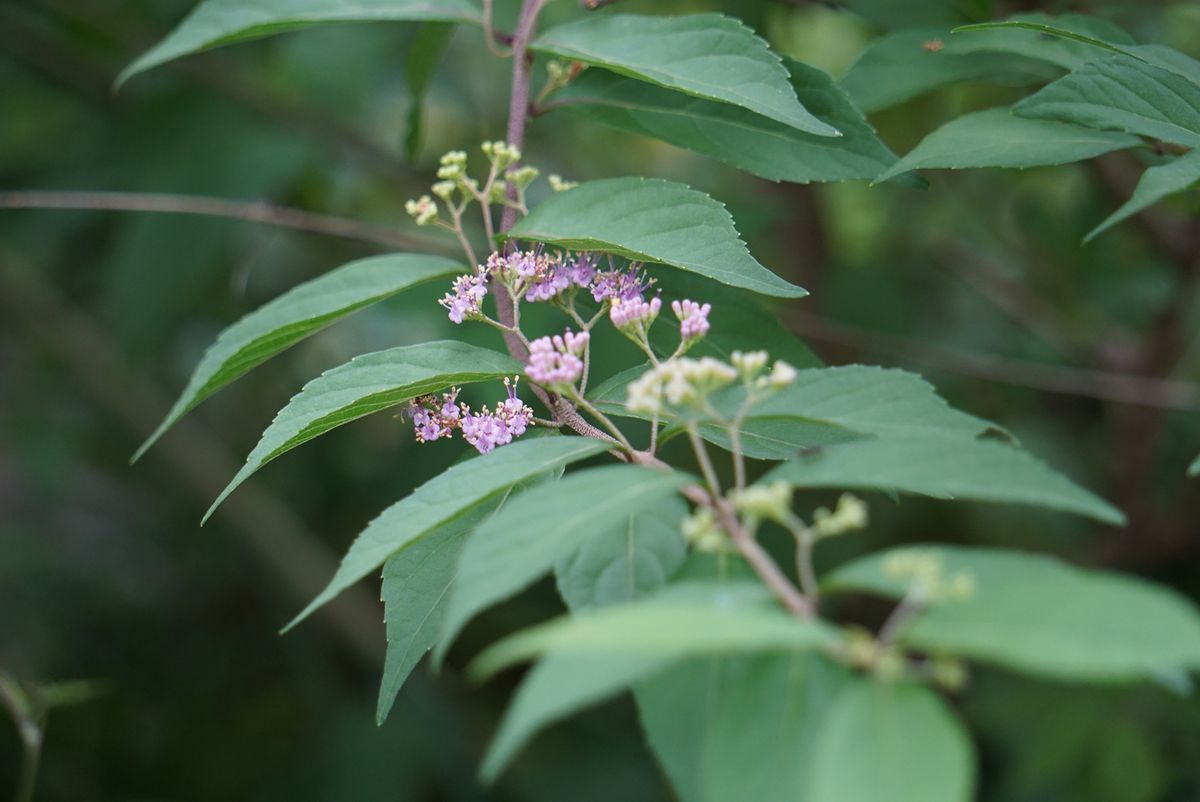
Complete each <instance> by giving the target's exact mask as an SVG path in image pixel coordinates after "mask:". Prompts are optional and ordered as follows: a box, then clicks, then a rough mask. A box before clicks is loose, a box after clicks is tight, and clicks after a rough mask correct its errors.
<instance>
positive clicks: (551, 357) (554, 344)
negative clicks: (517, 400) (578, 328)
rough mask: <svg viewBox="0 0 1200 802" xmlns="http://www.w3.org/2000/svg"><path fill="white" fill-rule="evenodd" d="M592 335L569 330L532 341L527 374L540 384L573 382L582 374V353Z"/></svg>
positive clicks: (568, 383)
mask: <svg viewBox="0 0 1200 802" xmlns="http://www.w3.org/2000/svg"><path fill="white" fill-rule="evenodd" d="M588 338H589V335H588V333H587V332H586V331H583V332H580V333H578V334H576V333H574V332H573V331H571V330H570V329H567V330H566V332H565V333H563V334H562V335H558V334H556V335H554V336H553V337H539V338H538V339H536V340H534V341H533V342H531V343H530V344H529V362H528V364H526V365H525V375H527V376H528V377H529V378H531V379H533V380H534V381H535V382H537V383H538V384H544V385H546V386H550V387H553V386H556V385H557V386H565V385H571V384H574V383H575V382H576V381H577V380H578V379H579V377H580V376H581V375H582V374H583V360H582V359H580V357H581V356H582V355H583V352H584V349H585V348H586V347H587V343H588Z"/></svg>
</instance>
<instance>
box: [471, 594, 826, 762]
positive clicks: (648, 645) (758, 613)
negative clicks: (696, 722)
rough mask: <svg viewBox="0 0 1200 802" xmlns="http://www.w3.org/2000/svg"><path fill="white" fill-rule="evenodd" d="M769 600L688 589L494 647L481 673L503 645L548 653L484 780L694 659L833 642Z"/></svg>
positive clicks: (519, 700) (499, 739) (516, 704)
mask: <svg viewBox="0 0 1200 802" xmlns="http://www.w3.org/2000/svg"><path fill="white" fill-rule="evenodd" d="M766 599H767V596H766V594H764V593H763V591H762V588H761V586H756V585H754V584H750V585H746V586H741V587H739V586H727V587H717V586H714V585H712V584H708V583H685V584H681V585H676V586H672V587H670V588H667V589H666V590H664V591H662V592H661V593H659V594H658V595H657V596H654V597H650V598H647V599H643V600H642V601H639V602H635V603H632V604H623V605H617V606H611V607H605V608H602V609H601V610H599V611H595V612H589V613H584V614H581V615H576V616H571V617H566V618H563V619H559V621H557V622H551V623H549V624H546V625H543V626H542V627H538V628H535V629H532V630H527V631H526V632H524V633H519V634H518V635H515V636H513V637H511V638H509V639H508V640H506V641H502V642H501V643H499V644H497V645H496V646H494V647H492V650H490V651H489V652H485V653H484V655H483V656H481V657H480V659H479V661H477V663H476V665H477V666H482V665H485V662H484V661H486V660H487V659H489V657H488V655H489V654H497V653H502V652H503V650H504V649H506V648H507V647H506V645H505V644H513V643H517V642H518V641H519V640H520V639H521V638H533V639H537V638H546V639H547V640H545V641H543V642H542V643H541V645H540V646H531V647H530V648H534V649H536V650H538V651H541V650H543V648H544V650H545V651H546V652H547V656H545V657H543V658H542V660H541V661H539V662H538V664H537V665H536V666H535V667H534V668H533V670H532V671H530V672H529V674H528V675H526V677H525V679H524V680H523V681H522V683H521V687H520V688H519V689H518V690H517V694H516V696H515V698H514V700H513V702H512V704H511V705H510V707H509V709H508V711H507V712H506V713H505V716H504V721H503V722H501V725H500V730H499V731H498V732H497V734H496V737H495V739H494V740H493V742H492V744H491V746H490V747H489V749H488V754H487V756H486V757H485V759H484V764H483V776H484V778H485V779H487V780H492V779H494V778H495V777H496V776H497V775H498V774H499V773H500V771H501V770H502V769H503V768H504V766H505V765H506V764H507V763H508V761H509V760H511V758H512V756H513V755H515V754H516V752H517V751H518V750H519V749H520V748H521V747H522V746H523V745H524V744H525V743H526V742H527V741H528V740H529V738H530V737H532V736H533V734H534V733H536V732H537V731H538V730H540V729H542V728H543V727H545V726H547V725H549V724H551V723H553V722H554V721H557V720H560V719H562V718H565V717H566V716H569V715H571V714H572V713H575V712H577V711H578V710H581V709H583V708H584V707H587V706H589V705H593V704H596V703H597V702H600V701H603V700H604V699H606V698H609V697H611V696H613V695H615V694H617V693H620V692H622V691H624V690H627V689H628V688H629V687H630V686H631V685H633V684H635V683H637V682H639V681H643V680H646V679H648V678H649V677H652V676H653V675H655V674H659V673H660V672H662V671H663V670H665V669H667V668H668V667H669V666H671V665H672V664H673V663H676V662H678V661H680V660H682V659H684V658H685V657H687V656H692V655H695V654H712V653H728V652H741V651H747V650H749V651H757V650H759V649H762V650H766V651H784V652H790V653H792V655H794V656H798V655H800V654H802V653H803V651H806V650H808V649H813V648H816V647H817V646H819V645H821V644H823V643H828V642H829V639H831V638H833V637H834V635H833V634H832V630H830V629H829V628H827V627H826V626H824V625H822V624H819V623H812V622H800V621H797V620H796V619H795V618H793V617H791V616H789V615H787V614H785V613H783V612H782V611H780V610H778V609H775V608H772V607H768V606H763V602H764V601H765V600H766ZM735 622H736V623H735ZM593 639H594V640H593ZM527 645H528V644H527ZM517 648H522V647H521V646H520V645H518V646H517ZM797 650H799V651H797ZM697 698H699V697H697ZM693 701H695V700H693ZM775 706H776V707H779V705H778V700H775ZM785 707H786V706H785Z"/></svg>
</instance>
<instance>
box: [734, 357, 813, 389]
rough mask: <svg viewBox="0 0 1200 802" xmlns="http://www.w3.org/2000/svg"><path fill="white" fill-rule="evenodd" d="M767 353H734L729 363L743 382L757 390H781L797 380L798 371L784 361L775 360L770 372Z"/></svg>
mask: <svg viewBox="0 0 1200 802" xmlns="http://www.w3.org/2000/svg"><path fill="white" fill-rule="evenodd" d="M767 360H768V356H767V352H766V351H748V352H743V351H734V352H733V353H732V354H730V356H729V361H730V362H732V363H733V366H734V367H735V368H737V371H738V375H739V376H741V379H742V382H743V383H744V384H746V385H747V386H748V387H751V388H753V389H756V390H781V389H783V388H784V387H787V386H788V385H789V384H791V383H792V382H794V381H795V380H796V369H795V368H793V367H792V366H791V365H789V364H788V363H787V362H784V361H783V360H782V359H777V360H775V364H774V365H772V366H771V370H770V372H768V373H766V374H764V373H763V371H764V370H765V369H766V367H767Z"/></svg>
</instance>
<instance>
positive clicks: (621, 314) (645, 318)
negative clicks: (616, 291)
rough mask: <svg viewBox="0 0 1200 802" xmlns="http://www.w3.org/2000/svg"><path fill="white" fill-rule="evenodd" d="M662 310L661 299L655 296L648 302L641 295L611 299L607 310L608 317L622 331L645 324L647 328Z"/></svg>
mask: <svg viewBox="0 0 1200 802" xmlns="http://www.w3.org/2000/svg"><path fill="white" fill-rule="evenodd" d="M660 309H662V299H661V298H659V297H658V296H657V295H656V296H654V297H653V298H651V299H650V300H649V301H647V300H645V299H644V298H642V296H641V295H635V296H633V297H631V298H622V297H617V298H613V299H612V301H611V302H610V305H609V308H608V317H609V320H611V321H612V324H613V325H614V326H616V327H617V328H618V329H624V328H628V327H631V326H637V325H638V324H641V323H645V324H646V325H647V326H648V325H650V324H651V323H653V322H654V319H655V318H657V317H658V312H659V310H660Z"/></svg>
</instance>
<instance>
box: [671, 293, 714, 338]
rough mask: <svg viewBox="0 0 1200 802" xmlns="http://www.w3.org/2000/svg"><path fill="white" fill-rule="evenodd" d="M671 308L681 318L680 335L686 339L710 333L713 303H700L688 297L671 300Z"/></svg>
mask: <svg viewBox="0 0 1200 802" xmlns="http://www.w3.org/2000/svg"><path fill="white" fill-rule="evenodd" d="M671 310H672V311H673V312H674V313H675V317H677V318H679V336H680V337H682V338H683V339H684V340H685V341H687V340H695V339H699V338H700V337H703V336H704V335H705V334H708V329H709V324H708V313H709V312H711V311H712V304H698V303H696V302H695V301H688V300H686V299H685V300H683V301H671Z"/></svg>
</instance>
